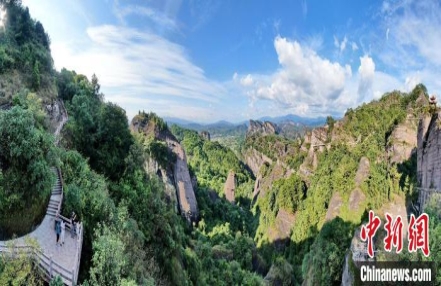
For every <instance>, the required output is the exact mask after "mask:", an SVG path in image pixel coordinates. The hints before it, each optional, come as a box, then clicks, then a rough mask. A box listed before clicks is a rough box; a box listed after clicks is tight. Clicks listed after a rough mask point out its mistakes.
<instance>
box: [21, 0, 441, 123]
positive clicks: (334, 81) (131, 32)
mask: <svg viewBox="0 0 441 286" xmlns="http://www.w3.org/2000/svg"><path fill="white" fill-rule="evenodd" d="M23 5H25V6H28V7H29V9H30V12H31V15H32V17H34V18H36V19H38V20H40V21H41V22H42V23H43V25H44V27H45V29H46V31H47V32H48V33H49V34H50V37H51V42H52V44H51V50H52V56H53V58H54V63H55V67H56V68H57V69H58V70H60V69H61V68H62V67H66V68H67V69H70V70H75V71H77V72H78V73H82V74H85V75H87V76H88V77H89V78H90V76H91V75H92V74H93V73H95V74H96V75H97V76H98V78H99V80H100V83H101V88H102V91H103V92H104V93H105V98H106V100H108V101H112V102H115V103H117V104H119V105H120V106H122V107H123V108H124V109H126V111H127V115H128V117H129V119H131V118H132V117H133V116H134V115H135V114H136V113H137V112H138V110H145V111H154V112H156V113H157V114H159V115H160V116H173V117H179V118H183V119H187V120H192V121H196V122H204V123H208V122H214V121H218V120H229V121H232V122H238V121H242V120H246V119H248V118H259V117H262V116H266V115H269V116H280V115H285V114H288V113H294V114H297V115H301V116H305V117H316V116H326V115H333V116H336V117H340V116H342V115H343V114H344V112H345V111H346V109H347V108H350V107H356V106H358V105H360V104H361V103H363V102H368V101H371V100H372V99H376V98H379V97H380V96H381V95H382V94H383V93H384V92H387V91H392V90H394V89H397V90H402V91H409V90H411V89H412V88H413V87H414V86H415V84H417V83H419V82H423V83H424V84H426V86H427V88H428V89H429V92H430V93H435V94H437V93H438V92H439V90H440V88H441V82H440V81H439V80H438V79H439V78H440V76H441V72H440V67H441V48H440V45H441V5H440V2H439V1H436V0H402V1H392V0H385V1H349V0H348V1H342V0H336V1H312V0H311V1H309V0H299V1H251V0H244V1H237V0H225V1H214V0H188V1H180V0H158V1H156V0H150V1H123V0H119V1H118V0H97V1H87V0H38V1H37V0H23Z"/></svg>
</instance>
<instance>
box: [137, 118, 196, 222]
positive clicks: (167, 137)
mask: <svg viewBox="0 0 441 286" xmlns="http://www.w3.org/2000/svg"><path fill="white" fill-rule="evenodd" d="M150 116H151V117H152V118H149V117H150ZM160 121H161V120H160V119H158V118H157V117H156V116H155V115H149V114H145V113H140V114H138V115H136V116H135V117H134V118H133V119H132V122H131V124H130V130H132V132H140V133H144V134H146V135H150V136H154V138H155V140H159V141H162V142H165V143H166V145H167V148H168V150H169V152H171V153H173V154H174V155H175V156H174V157H175V158H176V161H175V162H173V164H168V165H167V166H165V167H160V166H159V165H158V164H157V162H156V161H155V160H153V161H150V159H148V160H147V162H146V166H145V168H146V170H147V171H148V172H149V173H154V174H156V175H157V176H158V177H160V178H162V180H163V182H164V183H165V186H166V193H167V194H170V195H169V197H170V198H171V199H172V200H173V199H174V197H176V198H177V206H178V207H179V210H180V212H181V215H182V216H183V217H185V218H186V219H187V221H188V222H194V221H197V219H198V216H199V213H198V206H197V201H196V196H195V193H194V189H193V186H195V185H196V182H195V180H194V179H192V178H191V177H190V172H189V170H188V166H187V158H186V155H185V151H184V149H183V148H182V146H181V144H179V142H178V140H177V139H176V138H175V137H174V136H173V134H171V132H170V131H169V130H168V129H167V128H166V127H164V125H163V126H161V122H160ZM171 186H174V193H175V194H176V195H175V196H172V195H171V193H172V192H173V190H172V189H171Z"/></svg>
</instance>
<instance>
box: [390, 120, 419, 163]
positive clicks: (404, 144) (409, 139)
mask: <svg viewBox="0 0 441 286" xmlns="http://www.w3.org/2000/svg"><path fill="white" fill-rule="evenodd" d="M416 147H417V126H416V124H415V118H414V116H413V115H412V114H408V115H407V118H406V120H405V121H404V122H403V123H401V124H399V125H398V126H397V127H395V129H394V130H393V131H392V134H391V135H390V137H389V147H388V149H387V153H388V156H389V159H390V162H391V163H402V162H403V161H405V160H407V159H409V158H410V157H411V155H412V152H414V151H415V150H416Z"/></svg>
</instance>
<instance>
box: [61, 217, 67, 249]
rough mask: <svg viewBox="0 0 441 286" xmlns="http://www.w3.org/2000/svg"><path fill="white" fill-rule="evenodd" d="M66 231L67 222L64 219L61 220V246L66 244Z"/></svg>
mask: <svg viewBox="0 0 441 286" xmlns="http://www.w3.org/2000/svg"><path fill="white" fill-rule="evenodd" d="M65 233H66V223H65V222H64V220H61V246H63V244H64V236H65Z"/></svg>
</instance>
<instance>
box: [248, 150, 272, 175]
mask: <svg viewBox="0 0 441 286" xmlns="http://www.w3.org/2000/svg"><path fill="white" fill-rule="evenodd" d="M245 159H246V164H247V166H248V167H249V168H250V169H251V171H252V172H253V174H254V176H258V174H259V170H260V167H262V165H263V164H265V163H268V164H270V165H271V164H272V163H273V160H271V159H270V158H269V157H268V156H265V155H264V154H262V153H260V152H258V151H256V150H255V149H249V150H247V152H246V154H245Z"/></svg>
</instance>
